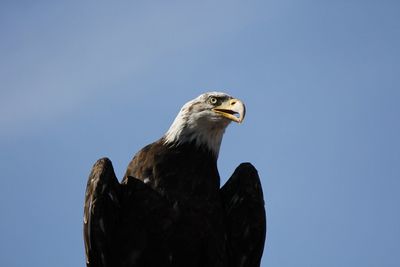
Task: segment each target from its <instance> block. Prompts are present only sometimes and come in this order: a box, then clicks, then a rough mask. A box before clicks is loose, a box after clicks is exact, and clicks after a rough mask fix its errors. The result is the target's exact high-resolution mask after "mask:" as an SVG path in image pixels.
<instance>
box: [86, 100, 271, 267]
mask: <svg viewBox="0 0 400 267" xmlns="http://www.w3.org/2000/svg"><path fill="white" fill-rule="evenodd" d="M245 111H246V109H245V105H244V103H243V102H242V101H241V100H239V99H237V98H234V97H232V96H230V95H228V94H225V93H220V92H208V93H204V94H201V95H200V96H198V97H197V98H195V99H193V100H191V101H189V102H187V103H186V104H185V105H184V106H183V107H182V109H181V110H180V112H179V113H178V115H177V116H176V118H175V120H174V121H173V123H172V125H171V126H170V128H169V129H168V131H167V132H166V133H165V134H164V135H163V136H162V137H161V138H160V139H159V140H158V141H155V142H154V143H152V144H150V145H147V146H145V147H144V148H143V149H141V150H140V151H139V152H137V153H136V155H134V157H133V159H132V160H131V162H130V163H129V165H128V168H127V170H126V173H125V175H124V177H123V179H122V181H121V182H119V181H118V179H117V177H116V175H115V173H114V169H113V166H112V163H111V161H110V160H109V159H108V158H101V159H99V160H98V161H97V162H96V163H95V164H94V166H93V168H92V170H91V173H90V175H89V178H88V182H87V187H86V194H85V203H84V220H83V221H84V222H83V234H84V243H85V252H86V265H87V267H99V266H101V267H106V266H108V267H110V266H112V267H163V266H182V267H183V266H185V267H192V266H193V267H200V266H204V267H213V266H215V267H217V266H218V267H231V266H233V267H235V266H243V267H244V266H260V261H261V257H262V254H263V250H264V242H265V236H266V215H265V207H264V198H263V191H262V188H261V182H260V179H259V176H258V172H257V170H256V169H255V168H254V166H253V165H252V164H250V163H242V164H240V165H239V166H238V167H237V168H236V170H235V171H234V173H233V174H232V176H231V177H230V178H229V180H228V181H227V182H226V183H225V184H224V185H223V186H222V187H221V186H220V176H219V173H218V168H217V160H218V155H219V150H220V146H221V141H222V137H223V134H224V132H225V129H226V128H227V126H228V125H229V124H230V122H232V121H233V122H237V123H241V122H242V121H243V119H244V117H245Z"/></svg>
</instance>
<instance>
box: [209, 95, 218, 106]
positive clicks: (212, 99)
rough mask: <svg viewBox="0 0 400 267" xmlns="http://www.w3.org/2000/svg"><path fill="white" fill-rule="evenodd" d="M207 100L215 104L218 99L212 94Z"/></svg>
mask: <svg viewBox="0 0 400 267" xmlns="http://www.w3.org/2000/svg"><path fill="white" fill-rule="evenodd" d="M209 102H210V103H211V104H213V105H215V104H217V102H218V99H217V98H216V97H213V96H212V97H210V99H209Z"/></svg>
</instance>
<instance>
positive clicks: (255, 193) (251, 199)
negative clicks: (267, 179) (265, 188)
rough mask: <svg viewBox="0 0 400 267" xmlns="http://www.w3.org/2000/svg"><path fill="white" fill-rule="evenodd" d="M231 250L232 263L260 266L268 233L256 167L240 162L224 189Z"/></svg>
mask: <svg viewBox="0 0 400 267" xmlns="http://www.w3.org/2000/svg"><path fill="white" fill-rule="evenodd" d="M221 196H222V201H223V204H224V209H225V214H226V221H227V222H226V223H227V231H228V236H229V243H230V249H231V257H230V258H231V264H230V266H241V267H245V266H248V267H250V266H252V267H253V266H260V261H261V256H262V254H263V250H264V242H265V236H266V215H265V208H264V197H263V192H262V188H261V182H260V178H259V176H258V173H257V170H256V169H255V168H254V166H253V165H252V164H250V163H242V164H240V165H239V166H238V167H237V168H236V170H235V172H234V173H233V174H232V176H231V178H229V180H228V181H227V182H226V183H225V185H224V186H223V187H222V188H221Z"/></svg>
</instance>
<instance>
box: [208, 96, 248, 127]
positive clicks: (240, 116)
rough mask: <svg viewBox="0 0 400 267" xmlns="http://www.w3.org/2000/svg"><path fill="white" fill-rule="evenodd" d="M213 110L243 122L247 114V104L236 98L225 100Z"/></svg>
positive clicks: (235, 120)
mask: <svg viewBox="0 0 400 267" xmlns="http://www.w3.org/2000/svg"><path fill="white" fill-rule="evenodd" d="M213 111H214V112H216V113H218V114H220V115H222V116H224V117H225V118H227V119H230V120H232V121H234V122H237V123H241V122H242V121H243V120H244V116H245V115H246V107H245V105H244V104H243V102H242V101H241V100H239V99H236V98H231V99H228V100H226V101H224V102H223V103H222V104H221V105H219V106H218V107H215V108H213Z"/></svg>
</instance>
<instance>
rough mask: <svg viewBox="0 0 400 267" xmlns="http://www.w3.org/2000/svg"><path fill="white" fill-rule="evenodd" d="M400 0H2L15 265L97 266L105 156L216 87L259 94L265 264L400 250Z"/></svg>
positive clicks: (254, 125)
mask: <svg viewBox="0 0 400 267" xmlns="http://www.w3.org/2000/svg"><path fill="white" fill-rule="evenodd" d="M399 12H400V4H399V2H398V1H387V0H384V1H368V0H367V1H361V0H360V1H356V0H350V1H340V0H339V1H322V0H321V1H311V0H310V1H305V0H301V1H298V0H296V1H294V0H292V1H290V0H279V1H278V0H275V1H235V0H233V1H118V3H117V2H113V3H111V2H110V1H92V0H88V1H63V2H62V1H58V2H55V1H33V2H32V1H25V2H24V1H2V3H1V4H0V36H1V42H0V58H1V60H0V169H1V179H0V212H1V214H2V216H1V220H0V236H1V241H0V266H8V267H13V266H59V267H62V266H66V267H67V266H68V267H69V266H84V249H83V239H82V213H83V211H82V208H83V198H84V191H85V186H86V179H87V175H88V173H89V171H90V168H91V166H92V164H93V163H94V162H95V160H96V159H98V158H100V157H102V156H108V157H109V158H110V159H111V160H112V161H113V164H114V167H115V170H116V172H117V175H118V176H119V177H121V176H122V175H123V173H124V172H125V168H126V165H127V164H128V162H129V161H130V159H131V157H132V156H133V154H134V153H135V152H136V151H137V150H139V149H140V148H141V147H143V146H144V145H146V144H148V143H150V142H152V141H154V140H156V139H158V138H159V137H160V136H161V135H162V134H163V133H164V132H165V131H166V130H167V129H168V127H169V125H170V123H171V122H172V120H173V119H174V117H175V115H176V114H177V112H178V111H179V109H180V107H181V106H182V105H183V104H184V103H185V102H186V101H188V100H190V99H192V98H194V97H196V96H197V95H199V94H200V93H202V92H205V91H214V90H218V91H225V92H227V93H229V94H231V95H233V96H235V97H238V98H241V99H242V100H243V101H244V102H245V103H246V105H247V117H246V120H245V122H244V123H243V124H242V125H231V126H230V127H229V129H228V130H227V132H226V134H225V138H224V141H223V144H222V148H221V152H220V159H219V170H220V174H221V177H222V180H223V182H224V181H225V180H226V178H227V177H229V175H230V174H231V173H232V172H233V170H234V168H235V167H236V166H237V165H238V164H239V163H240V162H244V161H250V162H252V163H253V164H254V165H255V166H256V168H257V169H258V170H259V173H260V176H261V179H262V183H263V188H264V194H265V200H266V210H267V216H268V233H267V243H266V247H265V252H264V256H263V264H262V266H276V267H285V266H304V267H306V266H307V267H309V266H332V267H333V266H342V267H343V266H400V254H399V251H400V212H399V203H400V140H399V139H400V138H399V137H400V124H399V116H400V105H399V103H400V73H399V70H400V50H399V47H400V17H399Z"/></svg>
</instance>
